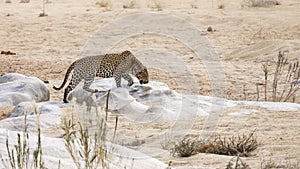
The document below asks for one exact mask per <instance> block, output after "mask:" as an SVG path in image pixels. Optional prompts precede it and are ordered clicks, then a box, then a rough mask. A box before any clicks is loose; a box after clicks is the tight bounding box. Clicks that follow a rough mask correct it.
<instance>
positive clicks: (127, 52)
mask: <svg viewBox="0 0 300 169" xmlns="http://www.w3.org/2000/svg"><path fill="white" fill-rule="evenodd" d="M121 54H122V55H131V54H132V53H131V52H130V51H129V50H125V51H123V52H122V53H121Z"/></svg>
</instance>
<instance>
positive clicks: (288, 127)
mask: <svg viewBox="0 0 300 169" xmlns="http://www.w3.org/2000/svg"><path fill="white" fill-rule="evenodd" d="M96 2H97V1H71V0H65V1H56V0H53V1H51V3H48V4H46V14H48V16H47V17H38V15H39V14H40V13H41V12H42V8H41V6H42V1H36V0H32V1H31V2H30V3H19V2H18V1H15V0H13V1H12V3H4V1H1V2H0V21H1V22H0V27H1V29H0V37H1V38H0V44H1V46H0V50H1V51H2V50H3V51H12V52H15V53H17V55H0V63H1V67H0V73H1V74H5V73H9V72H17V73H21V74H24V75H27V76H36V77H39V78H40V79H42V80H47V81H49V82H50V84H49V88H52V87H51V86H52V85H53V84H56V85H57V84H59V83H61V81H62V79H63V77H64V74H65V71H66V69H67V67H68V66H69V64H70V63H71V62H72V61H74V60H75V59H77V58H78V57H79V56H78V55H79V53H80V51H81V49H82V48H83V46H84V45H85V43H86V42H87V41H88V39H89V38H90V37H91V36H93V35H94V34H96V33H98V32H99V30H100V29H101V28H103V27H104V26H105V25H107V24H109V23H111V22H113V21H114V20H115V19H117V18H121V17H124V16H126V15H129V14H132V13H137V12H154V13H164V14H170V15H174V16H177V17H180V18H183V19H184V20H186V21H187V22H189V23H191V24H193V25H194V26H195V27H197V28H198V29H199V30H200V31H203V33H204V34H205V36H206V37H207V39H208V40H209V41H210V42H211V44H212V46H214V47H215V50H216V52H217V53H218V54H219V56H220V58H221V61H222V64H223V66H224V68H223V69H224V73H225V75H226V88H227V90H226V93H227V98H228V99H245V95H244V94H243V91H244V89H245V88H246V93H248V94H247V98H246V99H247V100H255V98H256V93H255V92H256V86H255V84H256V83H258V82H263V72H262V69H261V64H262V63H264V62H265V61H267V60H271V61H272V60H276V57H277V54H278V51H279V50H281V51H284V50H289V55H290V58H291V61H294V60H295V59H297V58H299V56H300V22H299V18H300V3H299V2H298V0H285V1H282V2H281V5H278V6H274V7H268V8H242V7H241V1H240V0H231V1H213V0H191V1H186V2H182V1H179V0H174V1H172V2H169V1H167V0H160V1H143V2H138V1H132V2H134V4H135V5H134V8H133V9H128V8H127V9H124V8H123V5H129V4H130V2H131V1H126V0H120V1H107V2H108V7H100V5H96ZM154 2H156V3H159V5H160V8H161V9H162V10H161V11H158V10H157V8H156V7H157V6H156V5H155V3H154ZM219 3H223V4H224V6H225V8H224V9H218V4H219ZM155 6H156V7H155ZM192 6H193V7H197V8H192ZM208 26H212V28H213V29H214V30H215V31H213V32H207V31H206V30H207V28H208ZM155 39H156V37H155V36H154V35H153V36H151V35H145V36H142V35H141V36H140V37H138V38H129V39H127V41H126V42H124V43H125V44H122V43H121V44H119V46H122V47H124V46H125V47H128V48H129V49H131V50H133V52H135V50H138V49H140V48H142V47H143V46H150V47H157V46H161V47H163V48H168V49H170V50H174V51H176V52H177V53H178V55H179V56H180V57H182V60H183V62H184V63H185V64H186V65H188V66H189V69H190V70H191V72H192V75H193V78H194V79H195V81H196V84H197V87H198V88H199V89H198V90H197V91H193V93H197V94H203V95H210V94H211V88H210V85H211V84H210V81H209V79H208V75H207V73H206V71H205V68H204V67H203V65H201V61H200V62H199V61H197V58H195V57H193V54H192V53H191V51H189V49H186V48H185V47H182V45H180V44H178V43H175V42H174V43H169V42H170V41H171V42H172V39H171V40H170V39H168V38H166V37H158V39H157V40H155ZM168 44H175V45H174V46H172V45H171V46H170V45H168ZM115 48H117V47H115ZM116 50H117V49H116ZM150 78H151V80H156V81H162V82H165V83H167V84H168V85H169V86H170V87H171V88H173V89H176V90H178V91H180V92H185V91H184V90H182V89H180V88H179V87H178V86H180V84H179V85H178V84H176V83H178V82H180V77H179V76H178V75H176V74H172V75H170V74H168V73H167V72H159V71H157V70H150ZM173 78H177V79H179V80H174V79H173ZM207 79H208V80H207ZM186 92H187V91H186ZM62 93H63V92H62V91H59V92H57V91H54V90H52V89H51V100H54V101H60V100H62ZM298 101H299V99H298ZM234 109H236V110H239V109H240V107H235V108H234ZM226 111H227V110H225V112H226ZM228 111H229V110H228ZM230 111H235V110H230ZM299 119H300V114H299V112H293V113H291V112H288V113H287V112H272V111H266V110H259V112H257V113H253V114H251V115H247V116H236V117H234V116H228V115H226V113H225V115H224V117H223V118H222V121H221V123H220V126H219V128H218V129H217V131H216V133H217V134H222V135H233V134H236V133H243V132H249V131H251V130H253V129H256V130H257V131H258V137H259V140H260V141H261V142H262V144H261V146H260V147H259V148H258V149H257V150H256V151H255V154H256V155H255V156H253V157H249V158H246V159H244V161H245V162H246V163H249V164H250V166H251V168H259V167H260V161H261V160H264V159H270V158H271V159H272V160H273V161H275V162H278V163H285V162H289V161H298V162H300V147H299V145H300V141H299V140H300V138H299V136H300V133H299V131H300V130H299V129H300V126H299ZM201 123H202V121H201V120H199V122H198V123H197V124H199V125H200V126H201ZM196 126H197V125H196ZM132 128H136V127H135V126H132ZM158 158H159V159H161V160H163V161H165V162H168V161H170V160H172V161H173V164H174V165H175V166H181V165H190V166H194V167H195V166H207V167H216V168H225V165H226V164H227V162H228V161H229V160H230V159H231V157H227V156H217V155H210V154H198V155H195V156H193V157H190V158H172V157H170V156H169V155H168V154H166V155H163V156H160V157H158Z"/></svg>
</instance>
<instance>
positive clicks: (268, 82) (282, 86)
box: [256, 52, 300, 102]
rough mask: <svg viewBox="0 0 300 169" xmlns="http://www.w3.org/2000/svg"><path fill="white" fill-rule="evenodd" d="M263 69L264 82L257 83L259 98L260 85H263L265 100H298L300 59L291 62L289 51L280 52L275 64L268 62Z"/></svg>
mask: <svg viewBox="0 0 300 169" xmlns="http://www.w3.org/2000/svg"><path fill="white" fill-rule="evenodd" d="M272 69H273V73H272V72H271V71H272ZM262 70H263V72H264V82H263V83H257V84H256V86H257V100H259V97H260V94H259V93H260V91H259V87H258V86H263V87H264V101H273V102H286V101H293V102H295V101H296V93H297V91H298V90H299V86H300V85H299V79H300V65H299V61H296V62H294V63H289V62H288V52H279V53H278V57H277V61H276V62H275V64H273V63H272V62H267V63H265V64H263V65H262ZM270 93H271V94H270ZM270 95H271V96H270Z"/></svg>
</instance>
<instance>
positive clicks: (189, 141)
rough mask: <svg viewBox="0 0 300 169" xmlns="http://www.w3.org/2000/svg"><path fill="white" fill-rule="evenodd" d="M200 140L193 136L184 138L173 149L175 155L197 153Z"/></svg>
mask: <svg viewBox="0 0 300 169" xmlns="http://www.w3.org/2000/svg"><path fill="white" fill-rule="evenodd" d="M198 147H199V141H198V140H196V139H193V138H191V137H187V138H184V139H183V140H181V141H180V142H178V143H177V144H175V145H174V147H173V148H172V150H171V153H172V155H173V156H176V155H178V156H179V157H189V156H191V155H194V154H196V153H197V149H198Z"/></svg>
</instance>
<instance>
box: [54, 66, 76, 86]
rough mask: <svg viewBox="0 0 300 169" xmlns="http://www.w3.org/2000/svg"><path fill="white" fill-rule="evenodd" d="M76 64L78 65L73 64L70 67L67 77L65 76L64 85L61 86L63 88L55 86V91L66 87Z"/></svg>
mask: <svg viewBox="0 0 300 169" xmlns="http://www.w3.org/2000/svg"><path fill="white" fill-rule="evenodd" d="M75 63H76V61H75V62H73V63H72V64H71V65H70V67H69V68H68V70H67V73H66V75H65V79H64V81H63V83H62V84H61V86H60V87H55V86H53V89H55V90H60V89H62V88H63V87H64V86H65V84H66V83H67V81H68V78H69V75H70V73H71V71H72V70H73V69H74V68H75Z"/></svg>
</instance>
